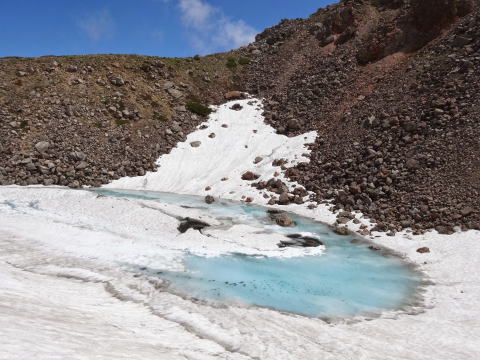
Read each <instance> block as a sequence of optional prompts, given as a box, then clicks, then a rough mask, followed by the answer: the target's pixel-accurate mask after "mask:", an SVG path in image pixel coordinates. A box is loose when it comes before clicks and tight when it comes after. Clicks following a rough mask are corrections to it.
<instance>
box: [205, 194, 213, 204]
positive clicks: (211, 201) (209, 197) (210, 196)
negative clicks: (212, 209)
mask: <svg viewBox="0 0 480 360" xmlns="http://www.w3.org/2000/svg"><path fill="white" fill-rule="evenodd" d="M205 202H206V203H207V204H213V203H214V202H215V198H214V197H213V196H212V195H207V196H205Z"/></svg>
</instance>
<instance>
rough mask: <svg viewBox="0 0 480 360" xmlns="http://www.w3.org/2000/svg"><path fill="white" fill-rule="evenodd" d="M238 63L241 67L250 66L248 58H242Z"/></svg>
mask: <svg viewBox="0 0 480 360" xmlns="http://www.w3.org/2000/svg"><path fill="white" fill-rule="evenodd" d="M238 63H239V64H240V65H250V59H249V58H247V57H241V58H240V59H238Z"/></svg>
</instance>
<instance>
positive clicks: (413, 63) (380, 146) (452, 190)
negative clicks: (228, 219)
mask: <svg viewBox="0 0 480 360" xmlns="http://www.w3.org/2000/svg"><path fill="white" fill-rule="evenodd" d="M251 46H252V48H254V49H256V50H254V51H255V52H257V53H261V55H259V57H258V61H256V62H255V63H254V65H253V66H252V68H251V76H250V77H249V89H250V91H251V92H254V93H258V94H260V95H261V96H264V97H265V98H266V99H267V101H266V103H267V111H266V117H267V120H268V121H269V123H271V124H272V125H273V126H275V127H276V128H277V129H278V131H279V132H281V133H284V134H286V135H294V134H298V133H301V132H304V131H306V130H317V131H318V132H319V137H318V139H317V141H316V143H315V144H312V150H313V154H312V157H311V162H310V163H309V164H302V165H301V166H298V167H297V168H293V169H289V170H288V173H289V175H290V177H291V178H292V179H295V180H297V181H299V182H301V183H303V184H304V185H305V186H306V188H307V189H308V190H311V191H314V192H315V193H316V196H315V198H316V199H317V200H319V201H321V200H324V199H333V201H334V203H335V204H336V205H335V207H336V208H343V209H346V210H349V211H350V210H360V211H362V212H363V213H365V214H367V215H369V216H370V217H372V218H373V219H375V220H376V221H378V224H377V229H380V230H383V231H391V232H392V233H394V232H395V231H398V230H401V229H402V228H406V227H413V228H414V229H415V231H416V232H422V231H424V230H425V229H429V228H436V229H437V230H439V231H440V232H442V233H449V232H452V231H453V227H454V226H460V227H461V228H463V229H467V228H475V229H478V228H480V144H479V141H480V140H479V139H480V127H479V123H478V113H479V110H480V98H479V97H478V95H477V94H478V92H479V90H480V89H479V88H480V69H479V66H480V51H479V50H480V15H479V12H478V9H477V4H476V3H474V2H470V1H463V0H458V1H457V0H446V1H425V0H422V1H420V0H418V1H417V0H411V1H409V0H404V1H402V0H398V1H393V0H391V1H388V0H385V1H373V0H372V1H342V2H341V3H340V4H338V5H335V6H331V7H329V8H326V9H321V10H319V11H318V12H317V13H315V14H313V15H312V16H311V17H310V18H309V19H305V20H302V19H297V20H287V21H283V22H282V23H280V24H279V25H278V26H276V27H273V28H270V29H267V30H266V31H265V32H263V33H262V34H260V35H258V36H257V41H256V43H255V44H253V45H251Z"/></svg>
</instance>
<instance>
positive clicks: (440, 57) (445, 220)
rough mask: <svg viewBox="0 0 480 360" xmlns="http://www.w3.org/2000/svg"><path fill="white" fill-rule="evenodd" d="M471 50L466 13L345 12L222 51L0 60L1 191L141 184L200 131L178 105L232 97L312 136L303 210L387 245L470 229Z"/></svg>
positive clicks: (462, 2)
mask: <svg viewBox="0 0 480 360" xmlns="http://www.w3.org/2000/svg"><path fill="white" fill-rule="evenodd" d="M479 49H480V13H479V10H478V7H477V4H476V2H473V1H470V0H444V1H443V0H442V1H438V0H363V1H362V0H345V1H341V2H340V3H339V4H337V5H333V6H330V7H327V8H325V9H320V10H319V11H317V12H316V13H315V14H313V15H312V16H310V17H309V18H308V19H295V20H283V21H282V22H281V23H280V24H279V25H277V26H275V27H273V28H270V29H267V30H265V31H264V32H263V33H261V34H259V35H258V36H257V39H256V41H255V42H254V43H253V44H250V45H249V46H247V47H244V48H241V49H239V50H236V51H233V52H231V53H225V54H216V55H211V56H207V57H201V58H189V59H164V58H153V57H141V56H118V55H96V56H93V55H92V56H69V57H42V58H37V59H20V58H5V59H0V137H1V138H2V142H1V143H0V184H2V185H7V184H19V185H32V184H45V185H65V186H70V187H80V186H82V185H93V186H98V185H100V184H104V183H107V182H109V181H111V180H113V179H117V178H119V177H122V176H125V175H128V176H133V175H143V174H144V173H145V171H148V170H153V169H154V166H155V165H154V162H155V160H156V159H157V158H158V156H159V155H161V154H164V153H167V152H169V151H170V149H171V148H172V147H173V146H175V144H176V143H177V142H179V141H181V140H184V139H185V136H186V135H187V134H188V133H189V132H191V131H192V130H193V129H194V128H195V126H196V125H198V124H199V123H200V122H201V121H202V120H203V119H202V115H199V114H195V113H194V112H201V109H202V108H201V107H198V106H197V107H192V104H193V103H194V104H202V105H209V104H216V103H221V102H222V101H224V99H225V96H224V94H225V93H227V92H229V91H232V90H244V91H248V92H249V93H251V94H254V95H256V96H258V97H261V98H265V108H266V111H265V117H266V121H267V122H268V123H269V124H271V125H272V126H274V127H275V128H276V129H277V131H278V132H279V133H281V134H285V135H287V136H293V135H298V134H301V133H304V132H306V131H310V130H316V131H317V132H318V134H319V136H318V138H317V140H316V141H315V143H314V144H312V145H311V149H312V155H311V161H310V163H303V164H301V165H299V166H297V167H295V168H290V169H288V170H286V171H287V174H288V175H289V177H290V178H291V179H293V180H296V181H298V182H300V183H301V184H303V185H304V186H305V187H306V188H307V190H310V191H313V192H314V193H315V195H314V196H313V198H314V199H315V200H316V201H319V202H321V201H325V200H333V202H334V204H335V208H338V209H340V208H342V209H346V210H349V211H350V210H360V211H362V212H363V213H364V214H366V215H367V216H369V217H371V218H372V219H374V220H376V221H377V229H378V230H382V231H389V232H390V233H392V234H393V233H394V232H396V231H399V230H401V229H403V228H407V227H413V229H414V230H415V231H416V232H417V233H421V232H423V231H424V230H426V229H430V228H436V229H437V230H439V232H441V233H451V232H452V231H453V228H454V227H455V226H460V227H461V228H462V229H464V230H465V229H480V144H479V139H480V128H479V126H478V116H477V115H476V114H478V111H479V110H480V99H479V97H478V95H477V94H478V92H479V90H480V89H479V87H480V70H479V65H480V53H479ZM187 104H190V106H189V108H190V110H193V112H192V111H189V110H187V109H186V108H185V106H186V105H187ZM199 110H200V111H199ZM287 167H288V164H287Z"/></svg>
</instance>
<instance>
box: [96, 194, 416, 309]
mask: <svg viewBox="0 0 480 360" xmlns="http://www.w3.org/2000/svg"><path fill="white" fill-rule="evenodd" d="M95 191H96V192H97V193H100V194H103V195H107V196H108V195H109V196H120V197H134V198H142V199H149V200H153V201H159V202H162V203H169V204H175V205H184V206H192V207H201V208H204V211H205V214H208V215H210V216H221V217H225V216H227V217H231V218H233V219H235V220H236V221H240V222H242V223H248V224H254V225H257V226H259V224H260V225H261V226H263V227H264V228H265V229H266V230H268V231H275V232H278V233H283V234H291V233H294V232H309V233H312V234H315V236H316V237H318V238H319V239H320V240H321V241H322V242H323V243H324V244H325V246H326V252H325V253H324V254H323V255H322V256H304V257H294V258H274V257H264V256H246V255H241V254H230V255H224V256H219V257H213V258H211V257H209V258H206V257H201V256H193V255H188V254H187V255H186V256H185V258H184V265H185V267H186V269H188V271H186V272H163V273H161V274H160V275H159V276H161V277H162V278H164V279H167V280H169V281H170V282H171V285H170V288H171V290H172V291H175V292H178V293H181V294H184V295H186V296H188V297H191V298H197V299H202V300H213V301H217V302H221V303H227V304H243V305H247V306H248V305H255V306H262V307H268V308H273V309H277V310H280V311H286V312H292V313H298V314H302V315H308V316H319V317H330V318H338V317H351V316H355V315H372V314H378V313H379V312H381V311H384V310H395V309H399V308H401V307H404V306H407V305H413V304H414V303H415V302H416V300H417V294H418V290H419V287H420V286H421V284H422V281H421V279H420V276H419V273H418V272H416V271H415V270H414V269H413V268H412V267H411V266H409V265H408V264H406V263H405V262H404V261H403V260H402V259H400V258H399V257H396V256H393V255H392V254H389V253H388V252H386V251H383V250H380V251H374V250H372V249H370V248H369V246H371V243H369V242H367V241H365V240H363V239H361V238H359V237H358V236H355V235H349V236H340V235H337V234H336V233H334V232H333V231H332V230H331V229H330V228H329V227H328V226H326V225H325V224H322V223H319V222H316V221H313V220H310V219H307V218H304V217H300V216H296V215H294V214H289V216H291V217H292V218H293V219H294V220H295V222H296V224H297V225H296V227H295V228H291V229H285V228H281V227H279V226H276V225H271V224H269V222H268V220H267V219H268V217H267V213H266V209H265V208H263V207H260V206H251V205H245V204H240V203H234V202H227V201H222V202H216V203H214V204H212V205H207V204H205V203H204V202H203V199H201V198H199V197H194V196H186V195H176V194H165V193H156V192H136V191H124V190H118V191H116V190H103V189H101V190H95ZM226 231H228V230H226Z"/></svg>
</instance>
